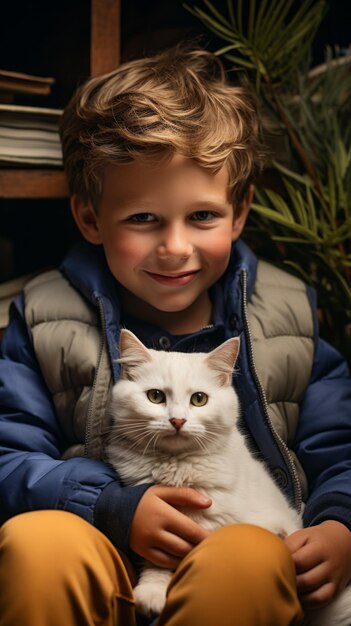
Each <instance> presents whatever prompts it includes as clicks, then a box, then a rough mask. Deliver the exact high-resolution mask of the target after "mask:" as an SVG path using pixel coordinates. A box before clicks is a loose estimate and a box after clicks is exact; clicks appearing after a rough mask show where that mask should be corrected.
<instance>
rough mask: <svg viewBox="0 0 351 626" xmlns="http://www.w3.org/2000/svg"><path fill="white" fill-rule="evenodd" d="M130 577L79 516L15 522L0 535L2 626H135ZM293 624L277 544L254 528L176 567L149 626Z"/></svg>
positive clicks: (286, 568) (285, 562)
mask: <svg viewBox="0 0 351 626" xmlns="http://www.w3.org/2000/svg"><path fill="white" fill-rule="evenodd" d="M128 572H129V574H130V575H128ZM130 576H133V574H132V572H131V569H129V565H128V563H126V560H125V559H123V560H122V558H121V556H120V555H119V553H118V552H117V550H116V549H115V548H114V547H113V545H112V544H111V543H110V542H109V540H108V539H106V537H105V536H104V535H102V534H101V533H100V532H99V531H98V530H96V529H95V528H94V527H93V526H91V525H90V524H88V523H87V522H85V521H84V520H82V519H80V518H79V517H78V516H76V515H73V514H71V513H66V512H63V511H38V512H33V513H24V514H22V515H18V516H17V517H14V518H12V519H11V520H9V521H8V522H6V524H4V525H3V526H2V527H1V528H0V626H97V625H99V626H135V624H136V616H135V611H134V605H133V592H132V586H131V577H130ZM301 620H302V611H301V607H300V604H299V601H298V599H297V594H296V587H295V573H294V566H293V563H292V560H291V557H290V555H289V553H288V551H287V549H286V547H285V546H284V543H283V542H282V541H281V539H279V538H277V537H275V536H274V535H273V534H271V533H269V532H267V531H265V530H262V529H261V528H258V527H256V526H249V525H233V526H228V527H226V528H223V529H221V530H218V531H216V532H214V533H212V534H211V535H210V536H209V537H208V538H207V539H206V540H205V541H203V542H202V543H201V544H199V545H198V546H197V547H196V548H194V550H192V552H191V553H190V554H189V555H188V556H187V557H186V558H185V559H184V560H183V561H182V563H181V564H180V566H179V567H178V569H177V571H176V573H175V574H174V576H173V579H172V582H171V585H170V587H169V592H168V598H167V604H166V607H165V609H164V611H163V613H162V615H161V616H160V618H159V620H158V622H157V626H166V625H167V626H288V625H295V624H300V623H301Z"/></svg>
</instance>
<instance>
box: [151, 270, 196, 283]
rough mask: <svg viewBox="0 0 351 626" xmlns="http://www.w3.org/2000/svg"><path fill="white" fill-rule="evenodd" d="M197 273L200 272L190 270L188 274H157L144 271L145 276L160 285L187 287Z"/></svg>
mask: <svg viewBox="0 0 351 626" xmlns="http://www.w3.org/2000/svg"><path fill="white" fill-rule="evenodd" d="M199 272H200V270H192V271H188V272H167V273H166V272H165V273H162V274H159V273H157V272H149V271H147V270H145V274H147V276H149V278H151V279H152V280H154V281H156V282H157V283H159V284H160V285H187V284H188V283H190V282H191V281H192V280H193V279H194V278H195V276H196V275H197V274H198V273H199Z"/></svg>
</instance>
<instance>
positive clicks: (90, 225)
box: [71, 195, 101, 244]
mask: <svg viewBox="0 0 351 626" xmlns="http://www.w3.org/2000/svg"><path fill="white" fill-rule="evenodd" d="M71 211H72V215H73V217H74V220H75V222H76V224H77V226H78V228H79V230H80V232H81V233H82V235H83V237H84V238H85V239H86V240H87V241H89V242H90V243H95V244H99V243H101V234H100V228H99V221H98V218H97V215H96V213H95V210H94V207H93V206H92V204H91V202H88V201H85V200H83V199H82V198H80V197H79V196H77V195H74V196H72V197H71Z"/></svg>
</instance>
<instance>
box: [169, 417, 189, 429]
mask: <svg viewBox="0 0 351 626" xmlns="http://www.w3.org/2000/svg"><path fill="white" fill-rule="evenodd" d="M169 421H170V422H171V424H172V426H173V428H175V429H176V430H180V429H181V427H182V426H183V424H185V422H186V419H183V418H179V417H171V419H170V420H169Z"/></svg>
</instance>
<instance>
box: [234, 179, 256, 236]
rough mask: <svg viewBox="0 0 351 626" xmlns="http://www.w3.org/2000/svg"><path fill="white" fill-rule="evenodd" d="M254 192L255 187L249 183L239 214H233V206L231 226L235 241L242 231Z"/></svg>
mask: <svg viewBox="0 0 351 626" xmlns="http://www.w3.org/2000/svg"><path fill="white" fill-rule="evenodd" d="M254 193H255V188H254V186H253V185H250V187H249V189H248V191H247V193H246V195H245V197H244V199H243V201H242V203H241V207H240V211H239V214H238V215H237V216H236V215H235V207H234V218H233V226H232V241H236V240H237V239H239V237H240V235H241V233H242V232H243V229H244V226H245V224H246V220H247V216H248V214H249V211H250V207H251V203H252V200H253V196H254Z"/></svg>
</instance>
